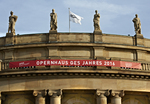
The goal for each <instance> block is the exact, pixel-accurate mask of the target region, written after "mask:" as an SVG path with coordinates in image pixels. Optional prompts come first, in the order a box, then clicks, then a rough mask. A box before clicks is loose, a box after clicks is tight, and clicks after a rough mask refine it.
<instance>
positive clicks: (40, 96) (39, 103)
mask: <svg viewBox="0 0 150 104" xmlns="http://www.w3.org/2000/svg"><path fill="white" fill-rule="evenodd" d="M33 95H34V96H35V97H36V98H35V104H45V95H46V91H45V90H35V91H34V92H33Z"/></svg>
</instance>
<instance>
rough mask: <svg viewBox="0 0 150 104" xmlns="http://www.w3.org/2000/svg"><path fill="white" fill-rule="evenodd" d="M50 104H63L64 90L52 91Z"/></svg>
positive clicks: (50, 92)
mask: <svg viewBox="0 0 150 104" xmlns="http://www.w3.org/2000/svg"><path fill="white" fill-rule="evenodd" d="M48 94H49V96H50V104H61V95H62V90H51V91H49V93H48Z"/></svg>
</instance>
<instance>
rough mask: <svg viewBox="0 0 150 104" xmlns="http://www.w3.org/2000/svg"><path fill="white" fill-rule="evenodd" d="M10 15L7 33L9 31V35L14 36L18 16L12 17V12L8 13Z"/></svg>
mask: <svg viewBox="0 0 150 104" xmlns="http://www.w3.org/2000/svg"><path fill="white" fill-rule="evenodd" d="M10 15H11V16H9V27H8V33H9V31H11V32H10V33H13V34H15V23H16V21H17V18H18V16H16V15H13V12H12V11H11V12H10Z"/></svg>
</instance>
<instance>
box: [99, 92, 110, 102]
mask: <svg viewBox="0 0 150 104" xmlns="http://www.w3.org/2000/svg"><path fill="white" fill-rule="evenodd" d="M96 94H97V104H107V97H106V96H109V94H110V93H109V90H97V91H96Z"/></svg>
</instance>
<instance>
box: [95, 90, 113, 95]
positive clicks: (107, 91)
mask: <svg viewBox="0 0 150 104" xmlns="http://www.w3.org/2000/svg"><path fill="white" fill-rule="evenodd" d="M96 95H97V96H109V95H110V93H109V90H99V89H97V90H96Z"/></svg>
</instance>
